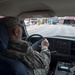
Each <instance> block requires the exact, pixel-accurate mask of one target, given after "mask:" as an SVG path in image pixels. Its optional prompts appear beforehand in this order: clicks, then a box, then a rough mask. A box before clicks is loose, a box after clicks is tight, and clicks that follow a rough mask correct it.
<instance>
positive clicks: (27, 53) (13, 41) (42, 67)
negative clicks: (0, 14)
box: [0, 16, 51, 75]
mask: <svg viewBox="0 0 75 75" xmlns="http://www.w3.org/2000/svg"><path fill="white" fill-rule="evenodd" d="M1 22H2V23H1V24H2V25H4V26H5V27H6V29H7V31H8V35H9V36H8V38H9V42H8V48H7V49H6V50H4V51H2V53H0V54H1V55H3V56H6V57H9V58H12V59H15V60H20V61H21V62H23V63H24V64H25V65H26V67H27V69H28V72H29V75H47V73H48V70H49V64H50V61H51V54H50V50H49V49H48V47H49V42H48V40H47V39H44V40H42V42H41V52H37V51H34V50H33V48H32V47H31V45H30V43H29V42H27V41H24V40H22V39H21V38H22V23H21V22H20V21H19V19H18V18H16V17H12V16H7V17H4V18H3V19H2V21H1Z"/></svg>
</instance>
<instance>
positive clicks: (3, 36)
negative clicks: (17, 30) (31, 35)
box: [0, 23, 8, 51]
mask: <svg viewBox="0 0 75 75" xmlns="http://www.w3.org/2000/svg"><path fill="white" fill-rule="evenodd" d="M0 24H1V23H0ZM7 45H8V32H7V30H6V28H5V27H4V26H3V25H0V51H1V50H3V49H6V48H7Z"/></svg>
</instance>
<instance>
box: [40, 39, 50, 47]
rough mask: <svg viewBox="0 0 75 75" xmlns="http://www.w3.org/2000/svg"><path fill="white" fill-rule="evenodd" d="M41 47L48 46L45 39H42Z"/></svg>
mask: <svg viewBox="0 0 75 75" xmlns="http://www.w3.org/2000/svg"><path fill="white" fill-rule="evenodd" d="M41 47H47V48H48V47H49V42H48V40H47V39H44V40H42V42H41Z"/></svg>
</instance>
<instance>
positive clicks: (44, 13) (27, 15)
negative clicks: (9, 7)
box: [18, 10, 54, 19]
mask: <svg viewBox="0 0 75 75" xmlns="http://www.w3.org/2000/svg"><path fill="white" fill-rule="evenodd" d="M53 16H54V11H52V10H38V11H31V12H23V13H21V14H20V15H18V17H19V18H22V19H23V18H42V17H53Z"/></svg>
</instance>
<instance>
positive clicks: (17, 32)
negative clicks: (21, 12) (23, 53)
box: [2, 16, 22, 41]
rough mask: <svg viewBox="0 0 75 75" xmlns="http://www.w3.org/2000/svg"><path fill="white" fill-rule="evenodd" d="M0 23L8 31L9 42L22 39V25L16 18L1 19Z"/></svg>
mask: <svg viewBox="0 0 75 75" xmlns="http://www.w3.org/2000/svg"><path fill="white" fill-rule="evenodd" d="M2 23H3V25H5V26H6V28H7V29H8V33H9V39H10V40H13V41H15V40H21V37H22V23H21V22H20V21H19V19H18V18H16V17H12V16H8V17H5V18H3V20H2Z"/></svg>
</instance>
